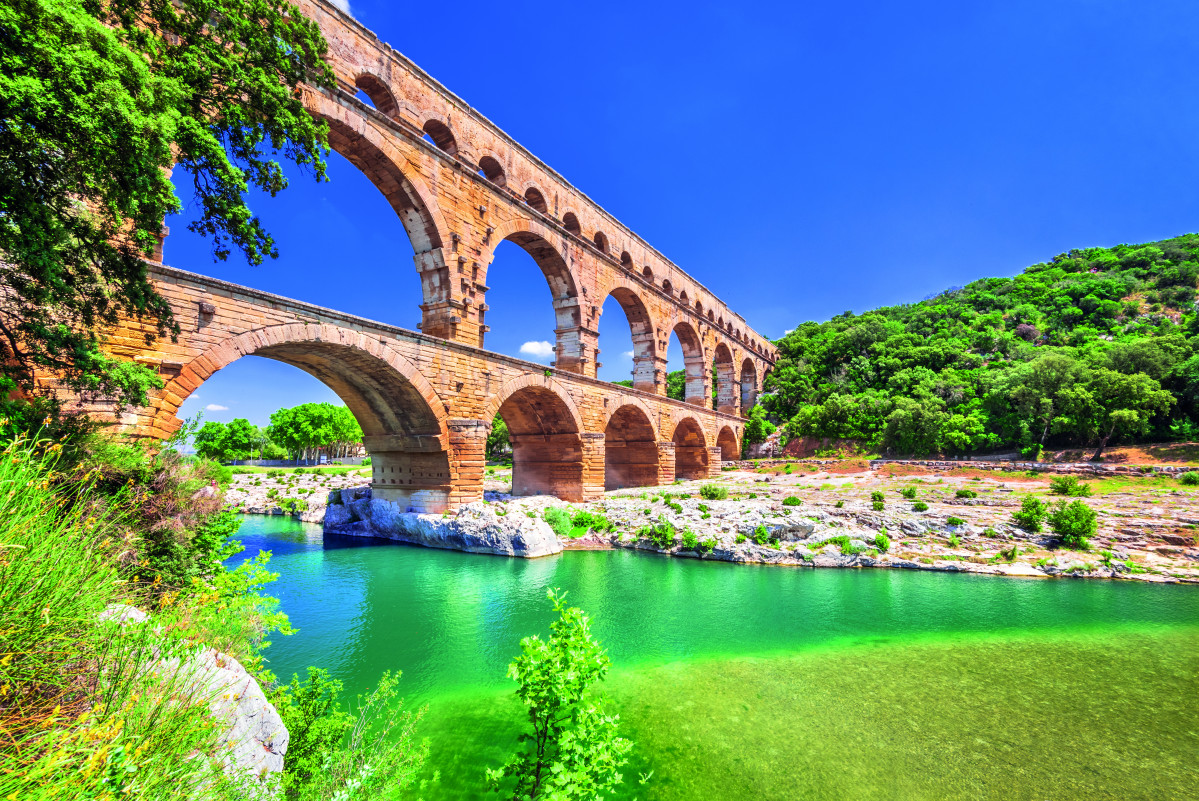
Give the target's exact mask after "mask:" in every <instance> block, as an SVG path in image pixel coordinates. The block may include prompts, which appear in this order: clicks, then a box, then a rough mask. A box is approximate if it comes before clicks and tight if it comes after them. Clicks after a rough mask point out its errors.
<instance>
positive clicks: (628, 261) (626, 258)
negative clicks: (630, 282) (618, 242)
mask: <svg viewBox="0 0 1199 801" xmlns="http://www.w3.org/2000/svg"><path fill="white" fill-rule="evenodd" d="M620 266H621V267H623V268H625V269H626V270H631V269H633V257H632V256H630V255H629V252H628V251H627V250H625V251H622V252H621V254H620Z"/></svg>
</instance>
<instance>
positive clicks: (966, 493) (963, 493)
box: [954, 489, 978, 498]
mask: <svg viewBox="0 0 1199 801" xmlns="http://www.w3.org/2000/svg"><path fill="white" fill-rule="evenodd" d="M954 497H956V498H977V497H978V493H977V492H975V491H974V490H968V489H960V490H958V491H957V492H955V493H954Z"/></svg>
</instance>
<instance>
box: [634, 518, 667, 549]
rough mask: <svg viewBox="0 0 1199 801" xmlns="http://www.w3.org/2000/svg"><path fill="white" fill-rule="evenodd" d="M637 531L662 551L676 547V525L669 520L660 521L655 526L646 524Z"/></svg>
mask: <svg viewBox="0 0 1199 801" xmlns="http://www.w3.org/2000/svg"><path fill="white" fill-rule="evenodd" d="M637 533H638V534H639V535H640V536H642V537H644V538H646V539H648V540H650V541H651V542H653V544H654V546H655V547H657V548H658V550H660V551H665V550H668V549H670V548H672V547H674V540H675V528H674V525H673V524H672V523H670V522H669V521H667V520H662V521H659V522H658V524H657V525H654V526H644V527H642V529H641V530H640V531H638V532H637Z"/></svg>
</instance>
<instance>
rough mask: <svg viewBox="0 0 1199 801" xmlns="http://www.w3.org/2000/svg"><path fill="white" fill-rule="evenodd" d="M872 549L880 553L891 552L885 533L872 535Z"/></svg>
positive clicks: (889, 542)
mask: <svg viewBox="0 0 1199 801" xmlns="http://www.w3.org/2000/svg"><path fill="white" fill-rule="evenodd" d="M874 547H875V548H878V550H879V552H880V553H886V552H887V551H889V550H891V538H890V537H888V536H887V532H886V531H880V532H879V533H878V534H875V535H874Z"/></svg>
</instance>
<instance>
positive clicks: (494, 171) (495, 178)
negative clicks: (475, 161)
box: [479, 155, 508, 186]
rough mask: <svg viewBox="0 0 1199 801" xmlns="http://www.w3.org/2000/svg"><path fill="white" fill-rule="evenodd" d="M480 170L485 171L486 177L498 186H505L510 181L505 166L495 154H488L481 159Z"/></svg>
mask: <svg viewBox="0 0 1199 801" xmlns="http://www.w3.org/2000/svg"><path fill="white" fill-rule="evenodd" d="M479 171H480V172H482V173H483V177H484V178H486V179H487V180H488V181H491V182H492V183H493V184H495V185H496V186H505V185H507V183H508V176H507V175H505V174H504V167H503V165H501V164H500V162H499V159H497V158H496V157H495V156H491V155H486V156H483V157H482V158H481V159H479Z"/></svg>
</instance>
